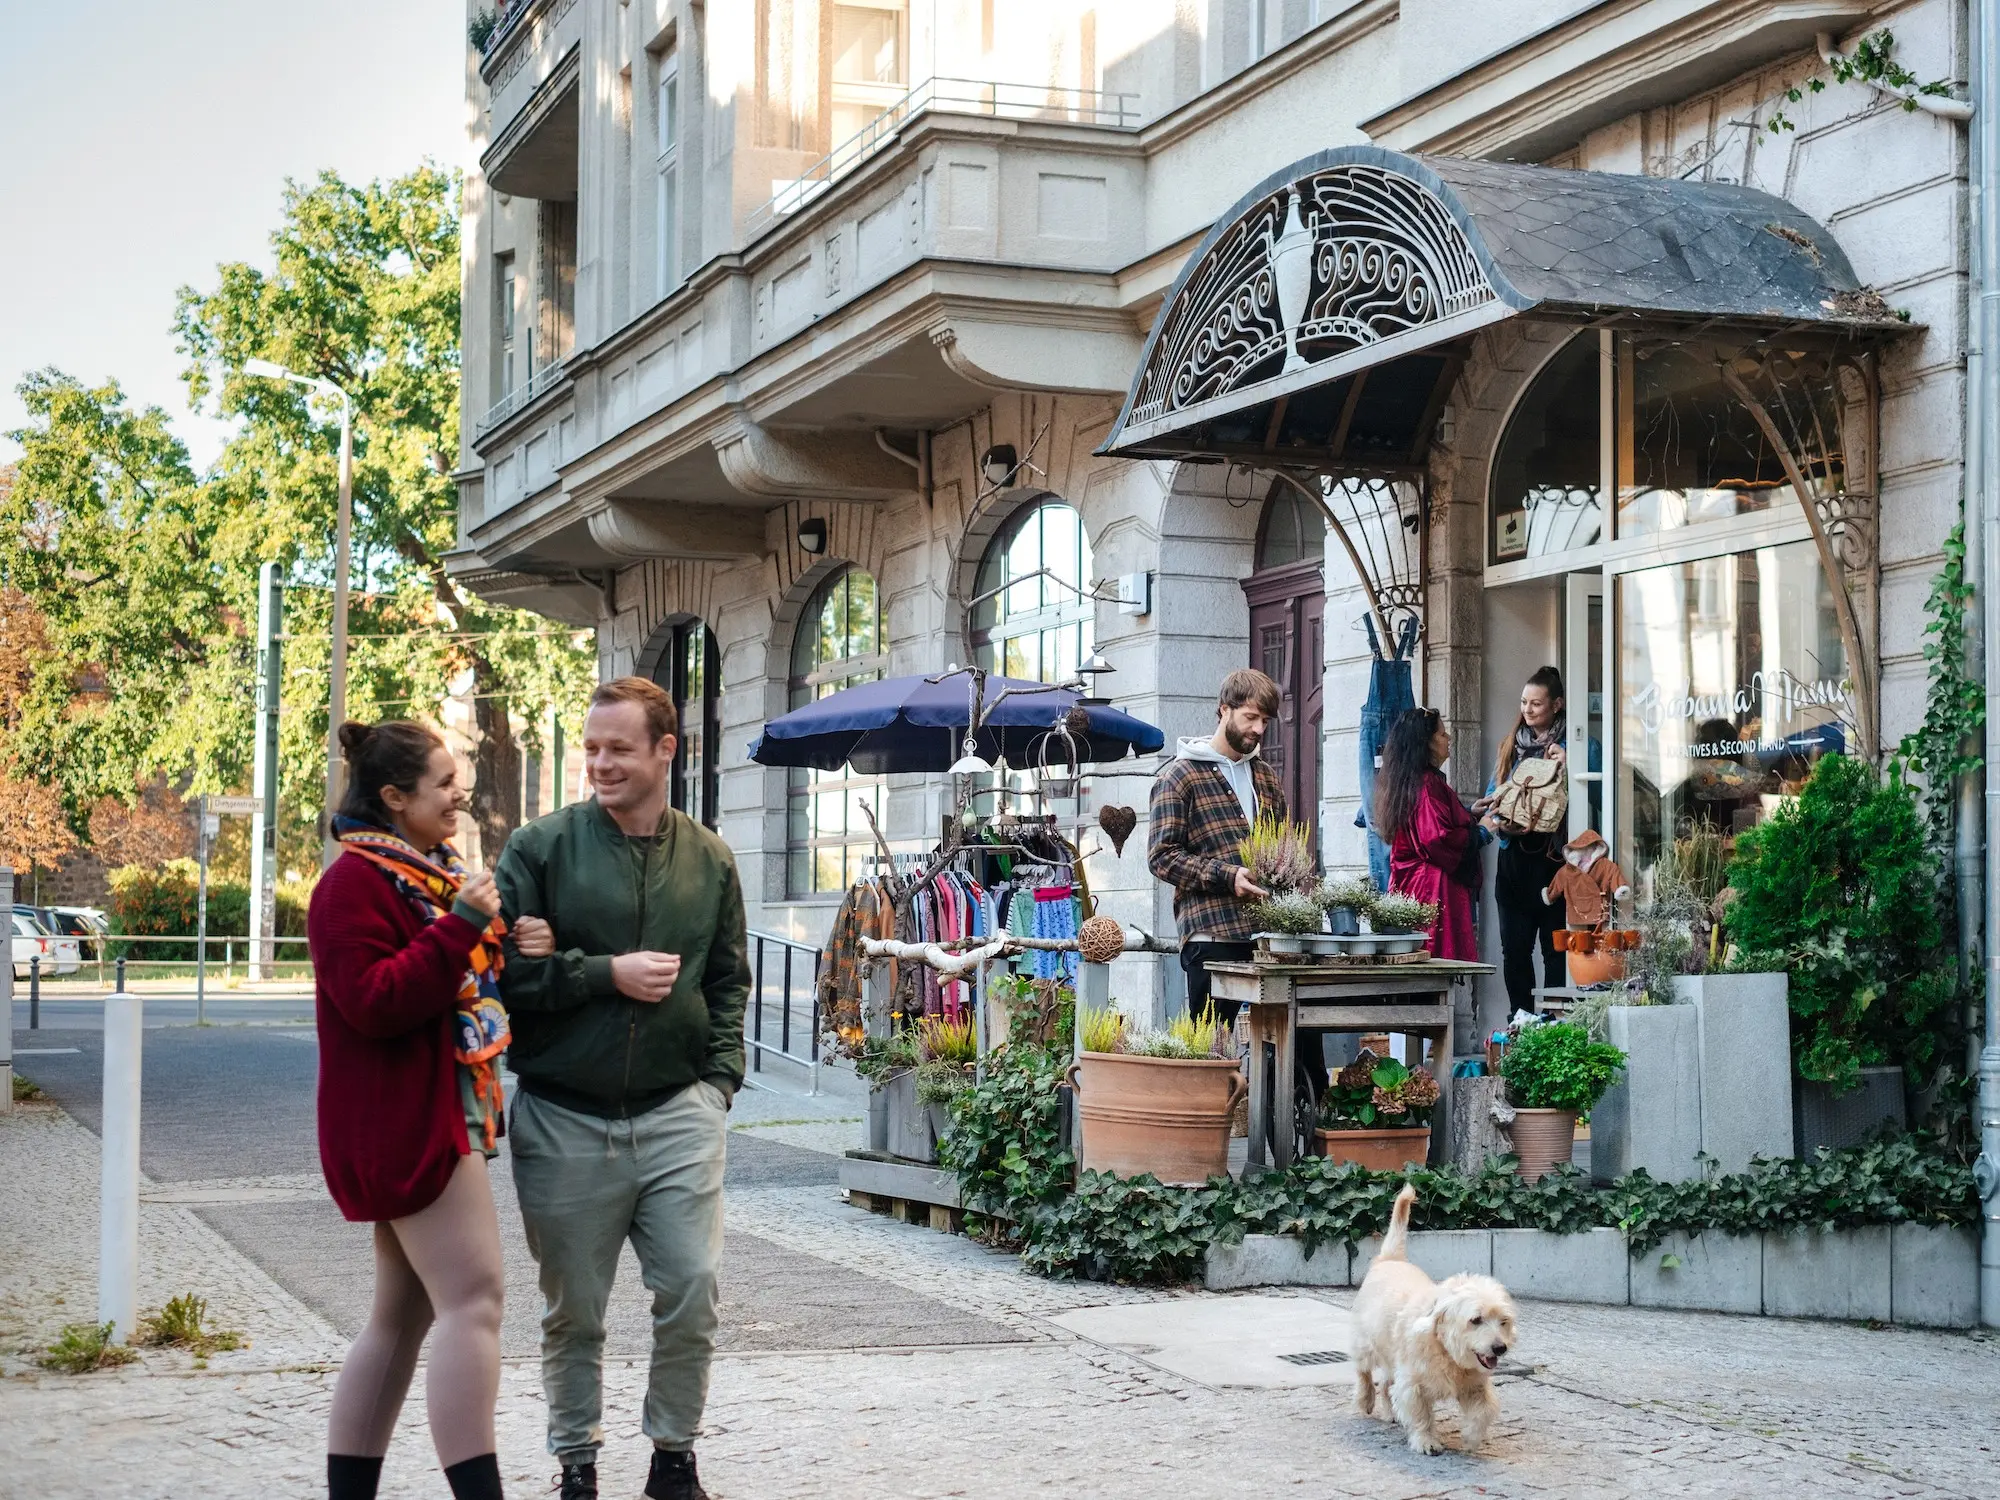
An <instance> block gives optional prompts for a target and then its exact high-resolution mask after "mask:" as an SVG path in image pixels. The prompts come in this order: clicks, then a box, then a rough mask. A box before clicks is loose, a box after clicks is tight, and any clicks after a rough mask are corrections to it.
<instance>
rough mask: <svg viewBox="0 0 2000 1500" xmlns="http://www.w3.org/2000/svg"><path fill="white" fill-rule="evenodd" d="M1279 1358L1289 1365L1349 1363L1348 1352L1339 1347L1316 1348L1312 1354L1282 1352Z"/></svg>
mask: <svg viewBox="0 0 2000 1500" xmlns="http://www.w3.org/2000/svg"><path fill="white" fill-rule="evenodd" d="M1278 1358H1280V1359H1282V1360H1283V1361H1284V1362H1285V1363H1286V1364H1288V1365H1344V1364H1346V1363H1347V1356H1346V1354H1344V1353H1342V1352H1341V1351H1340V1350H1338V1349H1315V1350H1313V1351H1312V1352H1311V1353H1310V1354H1280V1355H1279V1356H1278Z"/></svg>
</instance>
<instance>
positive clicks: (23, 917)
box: [13, 911, 83, 979]
mask: <svg viewBox="0 0 2000 1500" xmlns="http://www.w3.org/2000/svg"><path fill="white" fill-rule="evenodd" d="M13 958H14V977H15V978H16V979H26V978H27V977H28V972H29V965H30V964H31V963H32V962H33V960H35V959H37V958H39V959H41V961H42V973H43V974H45V975H55V974H74V973H76V972H77V970H79V969H81V968H82V967H83V945H82V944H80V943H79V942H78V941H77V940H76V939H75V938H73V937H56V936H54V935H53V934H51V933H50V932H49V930H48V929H47V928H45V927H43V926H42V924H41V923H40V922H37V921H36V920H35V919H34V918H33V917H32V916H30V915H28V914H27V913H26V912H23V911H16V912H15V913H14V948H13Z"/></svg>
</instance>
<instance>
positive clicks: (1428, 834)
mask: <svg viewBox="0 0 2000 1500" xmlns="http://www.w3.org/2000/svg"><path fill="white" fill-rule="evenodd" d="M1450 758H1451V731H1450V730H1448V729H1446V728H1445V727H1444V721H1443V719H1442V718H1441V717H1439V715H1438V712H1437V710H1435V709H1430V708H1410V709H1405V710H1404V711H1403V712H1402V713H1401V714H1400V715H1398V716H1397V719H1396V722H1395V723H1394V724H1392V725H1390V726H1389V738H1388V739H1387V740H1386V741H1384V742H1383V745H1382V769H1381V770H1379V771H1377V772H1376V773H1375V826H1376V827H1377V828H1379V829H1380V830H1381V832H1382V836H1383V837H1384V838H1386V839H1388V840H1389V889H1390V890H1392V891H1399V892H1401V893H1403V894H1404V895H1409V896H1414V897H1416V898H1417V899H1418V900H1419V901H1428V902H1430V903H1432V904H1433V905H1434V906H1436V907H1437V909H1438V914H1437V920H1436V921H1435V922H1433V923H1432V924H1431V956H1432V957H1433V958H1458V959H1476V958H1477V957H1478V956H1479V949H1478V944H1477V942H1476V941H1475V940H1474V938H1473V934H1472V907H1473V902H1474V901H1475V900H1476V899H1477V896H1478V876H1477V874H1476V872H1477V870H1478V868H1479V867H1478V864H1477V863H1476V861H1477V859H1478V850H1479V834H1478V831H1477V829H1475V828H1474V827H1473V823H1472V814H1471V813H1470V812H1468V811H1466V808H1465V804H1464V803H1463V802H1461V801H1459V800H1458V794H1457V793H1456V792H1454V791H1453V790H1452V789H1451V783H1450V782H1448V781H1446V780H1445V779H1444V772H1443V771H1441V770H1439V769H1438V768H1439V767H1440V766H1442V765H1443V764H1444V763H1445V762H1446V761H1447V760H1449V759H1450Z"/></svg>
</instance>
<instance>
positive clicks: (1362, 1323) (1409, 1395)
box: [1354, 1186, 1515, 1453]
mask: <svg viewBox="0 0 2000 1500" xmlns="http://www.w3.org/2000/svg"><path fill="white" fill-rule="evenodd" d="M1416 1201H1417V1190H1416V1189H1415V1188H1413V1187H1407V1186H1406V1187H1405V1188H1404V1189H1403V1191H1402V1192H1400V1193H1398V1194H1397V1195H1396V1209H1395V1212H1394V1214H1393V1215H1392V1216H1391V1217H1390V1220H1389V1232H1388V1233H1387V1234H1386V1235H1384V1236H1383V1237H1382V1250H1381V1253H1380V1254H1378V1255H1377V1256H1376V1257H1375V1261H1374V1263H1373V1264H1372V1265H1370V1266H1369V1268H1368V1274H1367V1276H1366V1277H1364V1278H1363V1279H1362V1282H1361V1290H1360V1292H1359V1293H1357V1294H1356V1296H1355V1298H1354V1365H1355V1373H1356V1377H1357V1378H1356V1380H1355V1385H1354V1409H1355V1410H1356V1411H1358V1412H1360V1413H1361V1414H1362V1415H1363V1416H1375V1415H1378V1413H1377V1411H1376V1403H1377V1398H1378V1394H1379V1390H1378V1388H1379V1387H1386V1388H1387V1394H1388V1397H1389V1404H1390V1406H1391V1408H1392V1409H1393V1410H1394V1412H1395V1419H1396V1420H1397V1421H1398V1422H1400V1423H1402V1424H1403V1426H1404V1428H1405V1429H1406V1430H1407V1431H1408V1432H1409V1434H1410V1446H1411V1447H1412V1448H1413V1449H1415V1450H1416V1451H1417V1452H1419V1453H1437V1452H1440V1451H1442V1450H1443V1448H1444V1442H1443V1440H1442V1439H1440V1438H1439V1437H1438V1433H1437V1423H1436V1406H1437V1403H1438V1402H1439V1401H1441V1400H1443V1399H1444V1398H1445V1397H1446V1396H1455V1397H1457V1399H1458V1419H1459V1427H1460V1429H1461V1430H1462V1432H1463V1433H1464V1437H1465V1451H1466V1452H1467V1453H1475V1452H1477V1451H1478V1450H1479V1446H1480V1444H1482V1443H1484V1442H1485V1441H1486V1429H1487V1428H1488V1427H1489V1426H1490V1425H1491V1424H1492V1422H1493V1419H1494V1417H1496V1416H1498V1415H1499V1412H1500V1403H1499V1401H1498V1400H1497V1399H1496V1398H1495V1397H1494V1395H1493V1378H1492V1376H1493V1370H1494V1367H1495V1366H1497V1365H1498V1364H1499V1363H1500V1356H1501V1355H1503V1354H1505V1353H1506V1352H1507V1350H1508V1348H1509V1347H1510V1346H1512V1345H1513V1343H1514V1342H1515V1338H1514V1299H1513V1298H1511V1297H1509V1296H1508V1295H1507V1289H1506V1288H1505V1287H1504V1286H1502V1285H1500V1283H1499V1282H1497V1281H1495V1280H1494V1279H1493V1278H1492V1277H1491V1276H1452V1277H1449V1278H1447V1279H1446V1280H1444V1281H1442V1282H1435V1281H1432V1280H1431V1279H1430V1277H1428V1276H1426V1275H1425V1274H1424V1273H1423V1272H1422V1271H1421V1270H1420V1269H1418V1268H1417V1267H1416V1266H1413V1265H1411V1264H1410V1262H1409V1256H1408V1247H1409V1238H1410V1207H1411V1205H1412V1204H1414V1203H1415V1202H1416Z"/></svg>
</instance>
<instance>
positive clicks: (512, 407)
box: [473, 360, 563, 437]
mask: <svg viewBox="0 0 2000 1500" xmlns="http://www.w3.org/2000/svg"><path fill="white" fill-rule="evenodd" d="M562 372H563V366H562V361H561V360H557V361H556V362H555V363H554V364H547V365H543V366H542V367H541V368H540V369H539V370H537V371H535V372H534V373H533V374H532V375H530V376H529V377H528V378H527V379H526V380H524V381H522V382H521V383H520V384H519V385H517V386H515V387H514V389H513V390H511V391H509V392H508V393H507V394H506V395H504V396H502V397H501V398H500V399H499V400H498V401H495V402H494V403H493V404H492V405H491V406H489V407H487V408H486V415H485V416H483V417H481V418H480V419H479V426H478V427H477V428H475V429H474V431H473V436H475V437H477V436H480V435H481V434H483V433H485V432H486V431H487V429H488V428H492V427H498V426H499V425H500V424H501V423H502V422H504V421H506V420H507V418H509V417H511V416H513V415H514V413H515V412H517V411H519V410H520V409H521V408H522V407H524V406H526V405H527V404H528V403H529V402H530V401H532V400H534V399H535V397H537V396H539V395H541V394H542V392H543V391H546V390H547V389H549V387H551V386H553V385H554V384H555V383H556V382H557V381H559V380H560V379H562Z"/></svg>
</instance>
